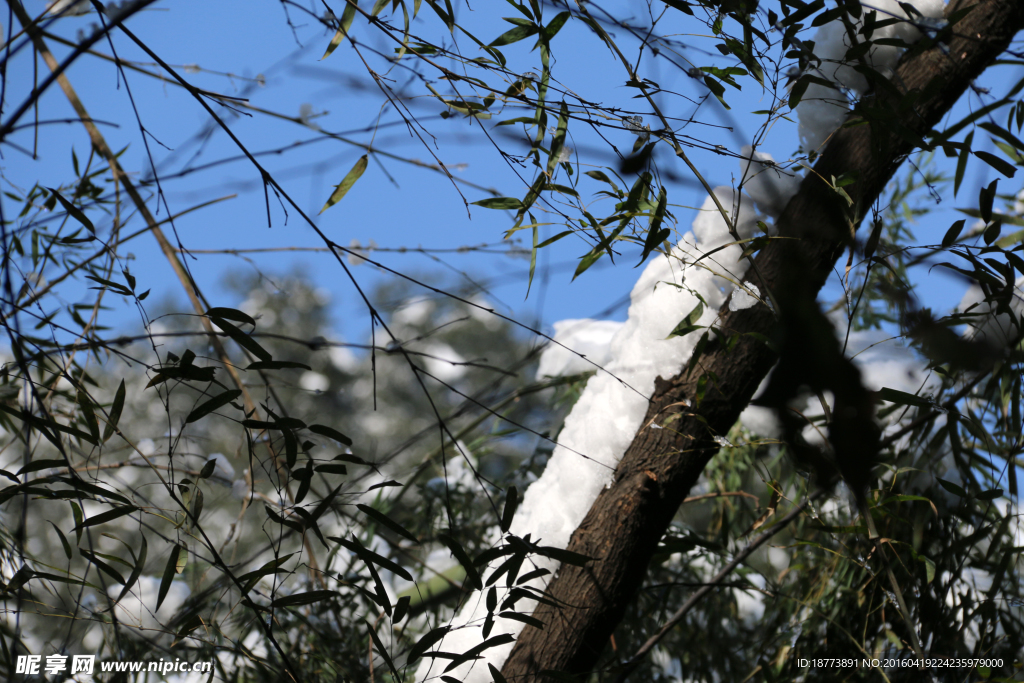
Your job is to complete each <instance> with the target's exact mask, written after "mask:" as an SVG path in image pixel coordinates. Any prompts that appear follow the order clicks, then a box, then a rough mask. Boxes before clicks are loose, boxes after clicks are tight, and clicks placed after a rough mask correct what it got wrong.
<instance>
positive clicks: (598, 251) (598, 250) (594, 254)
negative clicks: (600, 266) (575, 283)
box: [572, 245, 605, 280]
mask: <svg viewBox="0 0 1024 683" xmlns="http://www.w3.org/2000/svg"><path fill="white" fill-rule="evenodd" d="M604 253H605V252H604V249H603V248H602V247H601V245H598V246H596V247H594V248H593V249H591V250H590V251H589V252H587V253H586V254H584V255H583V258H582V259H580V264H579V265H578V266H576V272H575V273H573V275H572V279H573V280H575V279H576V278H578V277H579V276H580V275H582V274H583V273H584V272H586V270H587V268H590V266H592V265H594V264H595V263H597V261H598V259H600V258H601V257H602V256H604Z"/></svg>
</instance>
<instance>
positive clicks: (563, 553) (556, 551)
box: [537, 546, 591, 567]
mask: <svg viewBox="0 0 1024 683" xmlns="http://www.w3.org/2000/svg"><path fill="white" fill-rule="evenodd" d="M537 554H539V555H543V556H544V557H550V558H551V559H553V560H558V561H559V562H561V563H562V564H571V565H573V566H576V567H583V566H586V564H587V562H590V560H591V558H589V557H587V556H586V555H581V554H580V553H574V552H572V551H571V550H566V549H565V548H553V547H550V546H542V547H540V548H538V549H537Z"/></svg>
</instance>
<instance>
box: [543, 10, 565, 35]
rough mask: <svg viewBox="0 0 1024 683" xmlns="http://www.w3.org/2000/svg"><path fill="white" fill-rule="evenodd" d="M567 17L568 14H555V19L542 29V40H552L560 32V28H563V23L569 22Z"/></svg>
mask: <svg viewBox="0 0 1024 683" xmlns="http://www.w3.org/2000/svg"><path fill="white" fill-rule="evenodd" d="M569 16H570V14H569V13H568V12H559V13H558V14H556V15H555V18H554V19H552V20H551V22H550V23H549V24H548V25H547V26H545V27H544V39H545V40H548V41H550V40H551V39H552V38H554V37H555V35H557V34H558V32H559V31H561V30H562V27H563V26H565V22H566V21H568V20H569Z"/></svg>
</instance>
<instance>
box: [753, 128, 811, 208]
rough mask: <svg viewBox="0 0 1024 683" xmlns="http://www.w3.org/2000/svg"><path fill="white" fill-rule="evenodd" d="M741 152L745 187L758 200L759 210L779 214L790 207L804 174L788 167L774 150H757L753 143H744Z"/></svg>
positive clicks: (755, 201)
mask: <svg viewBox="0 0 1024 683" xmlns="http://www.w3.org/2000/svg"><path fill="white" fill-rule="evenodd" d="M740 154H741V155H742V156H743V157H744V160H742V161H741V162H740V167H741V168H742V171H743V191H744V192H746V193H747V194H748V195H750V198H751V199H753V200H754V203H755V204H756V205H757V208H758V210H760V211H761V212H762V213H765V214H768V215H769V216H771V217H773V218H776V217H778V215H779V214H781V213H782V210H783V209H784V208H786V203H787V202H788V201H789V199H790V197H792V196H793V195H794V194H796V191H797V190H798V189H799V188H800V182H801V180H803V177H802V176H799V175H795V174H793V173H792V172H789V171H785V170H783V169H782V168H781V167H779V165H778V164H776V163H775V159H773V158H772V155H771V154H768V153H766V152H755V151H754V148H753V147H750V146H747V147H744V148H743V150H742V152H740Z"/></svg>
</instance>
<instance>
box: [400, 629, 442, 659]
mask: <svg viewBox="0 0 1024 683" xmlns="http://www.w3.org/2000/svg"><path fill="white" fill-rule="evenodd" d="M451 630H452V627H451V626H440V627H438V628H435V629H434V630H432V631H429V632H428V633H427V634H426V635H425V636H423V637H422V638H420V639H419V640H417V641H416V644H415V645H413V646H412V648H410V650H409V656H408V657H407V658H406V661H407V662H409V663H410V664H411V663H412V662H415V661H416V660H417V659H419V658H420V657H422V656H423V654H424V653H425V652H426V651H427V650H429V649H430V646H431V645H433V644H434V643H436V642H438V641H439V640H441V639H442V638H444V637H445V636H446V635H447V634H448V631H451Z"/></svg>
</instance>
